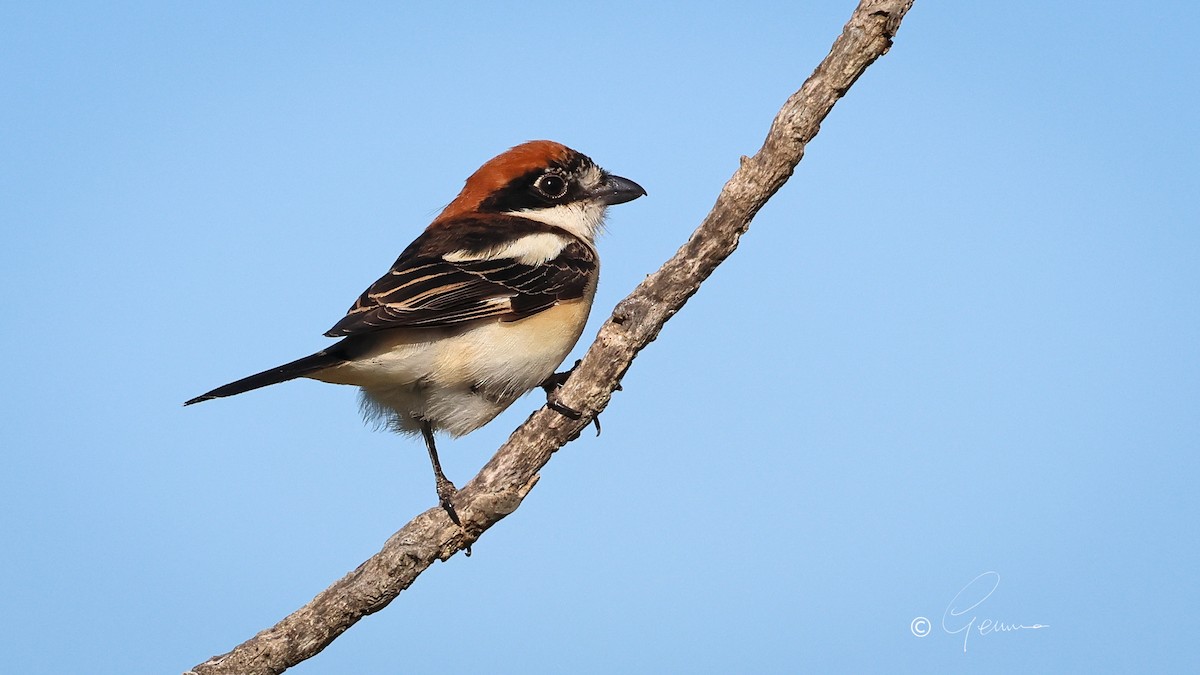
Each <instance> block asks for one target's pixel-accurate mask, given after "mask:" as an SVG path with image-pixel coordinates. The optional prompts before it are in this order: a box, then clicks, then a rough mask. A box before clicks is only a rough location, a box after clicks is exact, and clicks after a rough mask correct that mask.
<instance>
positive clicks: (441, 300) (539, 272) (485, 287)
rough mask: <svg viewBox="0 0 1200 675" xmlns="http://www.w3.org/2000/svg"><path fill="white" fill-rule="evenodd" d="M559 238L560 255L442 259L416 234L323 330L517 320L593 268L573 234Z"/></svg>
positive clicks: (582, 280)
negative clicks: (530, 259) (534, 259)
mask: <svg viewBox="0 0 1200 675" xmlns="http://www.w3.org/2000/svg"><path fill="white" fill-rule="evenodd" d="M564 239H565V240H567V242H568V243H567V244H566V245H565V246H564V247H563V248H562V250H561V251H560V252H559V253H558V255H557V257H555V258H553V259H551V260H549V261H547V262H544V263H540V264H528V263H525V262H521V261H519V260H514V259H511V258H495V259H490V260H489V259H473V260H460V259H459V257H460V256H451V260H447V259H446V258H444V257H440V256H435V255H433V254H432V253H431V252H429V251H428V247H426V246H422V245H421V244H422V242H421V240H420V239H418V241H416V242H413V246H410V247H409V249H408V250H406V251H405V252H404V253H403V254H401V255H400V258H399V259H397V260H396V263H395V264H394V265H393V266H392V269H391V271H389V272H388V273H387V274H385V275H384V276H383V277H382V278H381V279H379V281H376V282H375V283H374V284H372V285H371V287H370V288H368V289H367V290H366V291H365V292H363V294H362V295H361V296H359V298H358V300H357V301H356V302H355V303H354V306H352V307H351V308H350V311H349V312H347V313H346V316H345V317H343V318H342V320H341V321H339V322H337V324H336V325H334V327H333V328H330V329H329V331H328V332H327V333H325V335H327V336H329V337H345V336H348V335H358V334H361V333H369V332H373V331H378V330H384V329H388V328H433V327H441V326H452V325H455V324H461V323H464V322H468V321H475V320H477V319H485V318H489V317H495V318H498V319H500V320H503V321H515V320H517V319H522V318H525V317H527V316H531V315H533V314H537V313H538V312H540V311H542V310H545V309H549V308H551V307H553V306H554V305H556V304H558V303H560V302H566V301H569V300H574V299H576V298H580V297H583V294H584V293H585V292H586V289H587V286H588V284H589V282H590V281H591V279H592V277H593V276H594V275H595V273H596V254H595V251H593V250H592V248H591V247H590V246H587V245H585V244H583V243H582V242H580V241H578V240H575V239H574V238H570V237H569V236H564ZM443 250H444V249H443Z"/></svg>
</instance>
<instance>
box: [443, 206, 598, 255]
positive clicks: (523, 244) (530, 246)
mask: <svg viewBox="0 0 1200 675" xmlns="http://www.w3.org/2000/svg"><path fill="white" fill-rule="evenodd" d="M522 215H525V214H522ZM526 217H529V216H526ZM543 222H545V221H543ZM564 229H566V228H564ZM589 241H590V240H589ZM567 244H568V241H567V240H566V239H565V238H563V237H561V236H559V235H557V234H553V233H550V232H539V233H537V234H529V235H526V236H524V237H520V238H518V239H516V240H514V241H511V242H509V243H507V244H505V245H503V246H500V247H497V248H493V249H488V250H486V251H483V252H472V251H462V250H460V251H451V252H450V253H447V254H446V255H444V256H442V258H443V259H445V260H446V262H452V263H457V262H469V261H472V260H516V261H517V262H519V263H521V264H524V265H541V264H542V263H544V262H546V261H548V260H554V259H555V258H557V257H558V254H559V253H561V252H562V250H563V247H565V246H566V245H567Z"/></svg>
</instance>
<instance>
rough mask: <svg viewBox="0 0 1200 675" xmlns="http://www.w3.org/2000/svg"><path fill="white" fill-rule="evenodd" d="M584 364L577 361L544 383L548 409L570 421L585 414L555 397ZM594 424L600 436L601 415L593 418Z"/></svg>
mask: <svg viewBox="0 0 1200 675" xmlns="http://www.w3.org/2000/svg"><path fill="white" fill-rule="evenodd" d="M582 362H583V359H579V360H577V361H575V365H573V366H571V368H570V369H568V370H564V371H563V372H561V373H554V374H553V375H551V376H550V377H547V378H546V379H545V381H543V382H542V389H543V390H545V392H546V407H547V408H550V409H551V410H553V411H554V412H556V413H558V414H559V415H562V416H563V417H565V418H567V419H569V420H577V419H579V418H581V417H583V413H582V412H580V411H578V410H576V409H574V408H572V407H570V406H568V405H564V404H562V403H560V402H559V401H558V399H557V398H556V397H555V393H556V392H557V391H558V390H559V388H561V387H562V386H563V385H564V384H566V383H567V380H568V379H569V378H570V377H571V373H574V372H575V369H576V368H578V367H579V364H580V363H582ZM592 424H595V425H596V435H597V436H599V435H600V415H596V416H595V417H593V418H592ZM572 440H574V439H572Z"/></svg>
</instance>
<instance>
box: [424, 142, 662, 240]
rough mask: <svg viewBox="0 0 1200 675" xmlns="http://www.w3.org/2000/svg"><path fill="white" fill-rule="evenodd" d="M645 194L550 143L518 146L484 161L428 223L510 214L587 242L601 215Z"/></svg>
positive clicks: (587, 161)
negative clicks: (479, 215)
mask: <svg viewBox="0 0 1200 675" xmlns="http://www.w3.org/2000/svg"><path fill="white" fill-rule="evenodd" d="M645 194H646V191H645V190H644V189H642V186H640V185H638V184H637V183H635V182H633V181H631V180H629V179H628V178H622V177H620V176H614V175H613V174H610V173H608V172H607V171H605V170H603V169H601V168H600V167H598V166H596V163H595V162H593V161H592V160H591V159H590V158H589V157H588V156H587V155H585V154H583V153H581V152H576V151H575V150H572V149H571V148H568V147H567V146H565V145H562V144H560V143H555V142H553V141H529V142H528V143H522V144H521V145H518V146H517V147H515V148H512V149H511V150H508V151H506V152H504V153H502V154H500V155H498V156H496V157H493V158H492V159H490V160H488V161H487V163H485V164H484V165H483V166H481V167H479V170H478V171H476V172H475V173H473V174H471V177H470V178H468V179H467V184H466V185H465V186H463V189H462V192H460V193H458V196H457V197H455V198H454V201H452V202H450V204H449V205H448V206H447V207H446V208H445V210H443V211H442V213H441V215H439V216H438V217H437V219H436V220H435V221H434V224H435V225H436V224H437V223H439V222H446V221H449V220H453V219H455V218H460V217H463V216H467V215H474V214H488V213H496V214H512V215H519V216H521V217H524V218H529V219H531V220H538V221H541V222H543V223H547V224H549V225H553V226H555V227H560V228H562V229H564V230H566V231H568V232H570V233H572V234H574V235H575V236H577V237H580V238H581V239H583V240H585V241H588V242H591V241H593V240H594V239H595V236H596V232H597V230H599V228H600V226H601V224H602V223H603V222H604V211H605V209H606V208H608V207H609V206H612V205H614V204H624V203H625V202H628V201H633V200H634V199H637V198H638V197H641V196H642V195H645Z"/></svg>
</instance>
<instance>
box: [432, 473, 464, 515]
mask: <svg viewBox="0 0 1200 675" xmlns="http://www.w3.org/2000/svg"><path fill="white" fill-rule="evenodd" d="M437 494H438V502H439V503H440V504H441V505H442V508H443V509H445V510H446V515H448V516H450V520H451V521H452V522H453V523H454V524H455V525H458V526H459V527H462V521H460V520H459V519H458V512H457V511H455V510H454V503H453V500H454V496H455V495H457V494H458V488H456V487H454V483H451V482H450V480H449V479H448V478H446V477H445V476H438V478H437Z"/></svg>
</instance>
